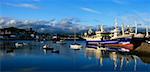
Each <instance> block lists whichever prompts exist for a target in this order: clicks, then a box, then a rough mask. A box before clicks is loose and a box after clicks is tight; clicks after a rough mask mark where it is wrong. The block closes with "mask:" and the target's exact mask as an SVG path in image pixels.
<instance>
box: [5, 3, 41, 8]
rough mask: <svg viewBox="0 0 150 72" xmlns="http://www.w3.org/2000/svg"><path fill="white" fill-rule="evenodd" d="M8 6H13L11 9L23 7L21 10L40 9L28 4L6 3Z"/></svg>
mask: <svg viewBox="0 0 150 72" xmlns="http://www.w3.org/2000/svg"><path fill="white" fill-rule="evenodd" d="M6 5H8V6H13V7H23V8H30V9H40V7H38V6H36V5H33V4H28V3H21V4H13V3H6Z"/></svg>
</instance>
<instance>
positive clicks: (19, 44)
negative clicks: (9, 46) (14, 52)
mask: <svg viewBox="0 0 150 72" xmlns="http://www.w3.org/2000/svg"><path fill="white" fill-rule="evenodd" d="M24 45H27V44H26V43H18V42H17V43H15V46H16V47H21V46H24Z"/></svg>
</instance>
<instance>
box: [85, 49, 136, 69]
mask: <svg viewBox="0 0 150 72" xmlns="http://www.w3.org/2000/svg"><path fill="white" fill-rule="evenodd" d="M86 56H87V57H88V58H89V59H91V58H93V57H95V58H96V59H97V60H99V63H100V66H105V63H103V62H104V61H105V60H107V59H109V60H110V61H111V62H112V63H113V69H114V70H118V68H119V69H120V70H122V68H123V66H127V65H128V64H130V63H132V62H134V66H133V67H132V66H130V68H133V70H134V71H136V65H137V59H138V60H139V58H138V57H137V56H136V55H131V54H123V53H118V52H114V51H112V52H111V51H106V50H101V48H98V49H95V48H86ZM110 65H111V64H110ZM124 68H125V67H124Z"/></svg>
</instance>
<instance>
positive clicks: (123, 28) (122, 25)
mask: <svg viewBox="0 0 150 72" xmlns="http://www.w3.org/2000/svg"><path fill="white" fill-rule="evenodd" d="M124 34H125V33H124V24H122V35H124Z"/></svg>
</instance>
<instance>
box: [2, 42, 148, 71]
mask: <svg viewBox="0 0 150 72" xmlns="http://www.w3.org/2000/svg"><path fill="white" fill-rule="evenodd" d="M15 42H25V43H27V45H26V46H23V47H15ZM77 42H78V43H80V44H82V45H83V46H84V47H83V48H82V49H81V50H72V49H70V48H69V45H70V44H71V43H73V41H66V44H56V43H53V42H51V41H45V42H43V43H41V42H35V41H0V48H1V50H0V70H1V71H18V72H21V71H27V72H28V71H150V64H149V63H150V61H149V60H150V57H138V56H136V55H133V54H123V53H117V52H106V51H100V50H97V49H92V48H86V44H85V43H86V42H85V41H77ZM45 44H49V46H51V47H53V48H54V49H55V50H59V51H60V53H52V52H51V51H45V50H43V49H42V46H43V45H45Z"/></svg>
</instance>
